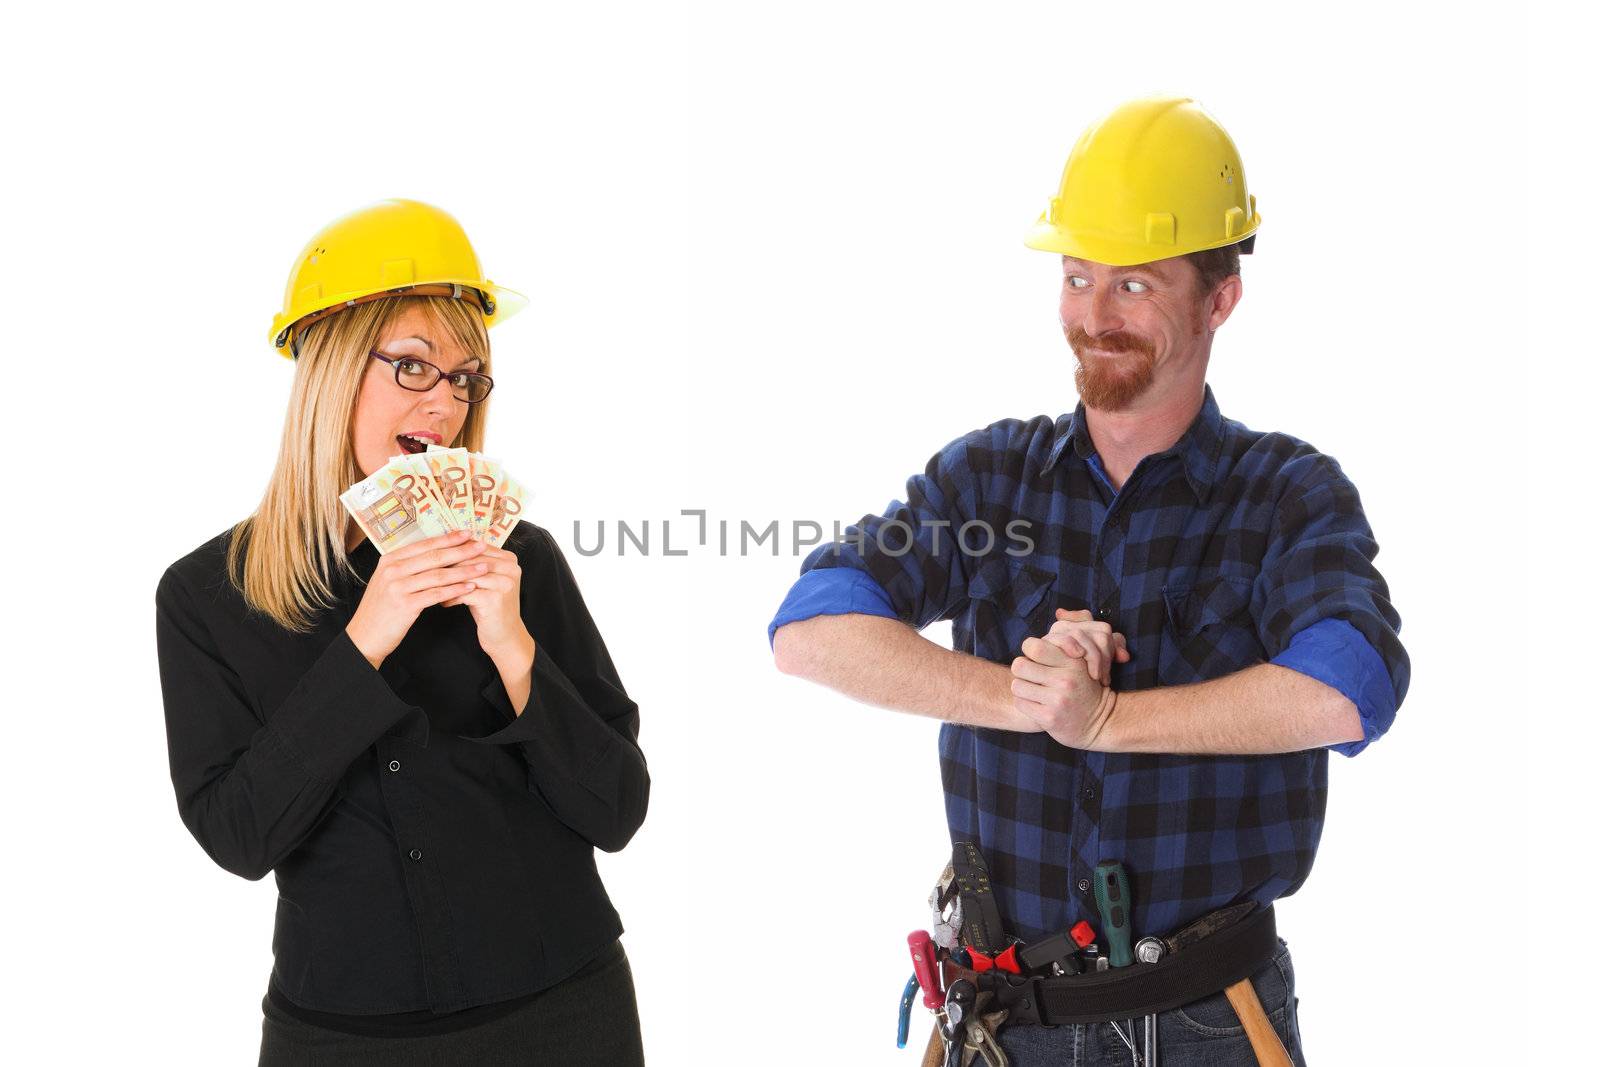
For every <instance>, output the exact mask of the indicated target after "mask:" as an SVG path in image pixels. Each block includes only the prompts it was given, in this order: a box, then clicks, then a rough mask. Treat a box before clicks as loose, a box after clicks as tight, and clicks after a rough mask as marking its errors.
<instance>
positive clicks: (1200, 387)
mask: <svg viewBox="0 0 1600 1067" xmlns="http://www.w3.org/2000/svg"><path fill="white" fill-rule="evenodd" d="M1259 225H1260V216H1259V214H1258V213H1257V212H1256V210H1255V197H1254V196H1251V195H1249V194H1248V193H1247V191H1246V188H1245V179H1244V168H1243V165H1242V163H1241V161H1240V159H1239V156H1238V152H1237V150H1236V149H1235V147H1234V144H1233V141H1232V140H1231V139H1230V138H1229V137H1228V135H1227V133H1226V132H1225V131H1224V130H1223V129H1222V127H1221V126H1220V125H1218V124H1217V123H1216V121H1215V120H1214V119H1213V118H1211V116H1210V115H1208V114H1207V113H1206V112H1205V111H1204V110H1202V109H1201V108H1200V107H1198V106H1197V105H1196V104H1195V103H1194V102H1193V101H1191V100H1188V99H1186V98H1172V97H1161V98H1147V99H1141V100H1136V101H1133V102H1130V103H1128V104H1125V105H1123V106H1122V107H1119V108H1117V109H1115V110H1114V111H1113V112H1111V114H1110V115H1108V116H1106V117H1105V118H1104V119H1103V120H1101V121H1100V122H1098V123H1096V124H1095V125H1093V126H1091V127H1090V128H1089V129H1088V130H1087V131H1086V132H1085V133H1084V134H1083V136H1082V137H1081V138H1080V139H1079V141H1078V143H1077V145H1076V147H1075V148H1074V149H1073V151H1072V154H1071V157H1070V158H1069V159H1068V161H1067V166H1066V169H1065V171H1064V173H1063V175H1062V180H1061V186H1060V193H1059V195H1058V196H1057V197H1056V198H1054V199H1053V200H1052V201H1051V203H1050V206H1049V208H1048V209H1047V210H1046V211H1045V213H1044V214H1043V215H1042V216H1041V218H1040V221H1039V223H1038V224H1037V225H1036V226H1035V228H1034V229H1033V231H1032V232H1031V233H1030V235H1029V237H1028V239H1027V243H1028V244H1029V245H1030V246H1031V247H1033V248H1038V249H1042V250H1047V251H1051V252H1056V253H1059V254H1060V255H1061V260H1062V288H1061V303H1060V314H1061V325H1062V329H1063V331H1064V333H1065V335H1066V339H1067V342H1068V343H1069V345H1070V346H1071V348H1072V351H1073V353H1074V355H1075V356H1076V357H1077V369H1076V374H1075V380H1076V384H1077V388H1078V394H1079V398H1080V403H1079V404H1078V406H1077V409H1076V410H1075V411H1074V412H1073V413H1072V414H1071V415H1068V416H1063V417H1061V418H1059V419H1055V420H1051V419H1049V418H1046V417H1043V416H1040V417H1036V418H1033V419H1030V420H1027V421H1022V420H1017V419H1007V420H1002V421H1000V422H997V423H994V424H993V425H990V426H987V427H985V428H983V429H981V430H976V431H974V432H972V433H969V434H966V435H964V436H962V437H960V438H957V439H956V440H955V441H952V442H951V443H950V444H949V445H947V446H946V447H945V448H944V449H942V450H941V451H940V452H939V453H938V454H936V455H935V456H934V457H933V458H932V460H930V462H929V463H928V466H927V469H926V471H925V472H924V473H922V474H919V475H916V476H914V477H912V478H911V479H910V481H909V482H908V483H907V492H906V500H905V502H904V503H902V502H900V501H895V502H893V504H892V505H891V506H890V508H889V510H888V511H887V512H885V513H884V514H882V515H869V516H866V517H864V518H863V519H862V520H861V522H860V523H859V524H858V525H857V526H853V527H851V529H850V531H849V536H847V537H846V538H845V539H844V540H843V541H842V542H838V543H835V544H830V545H824V546H821V547H819V548H818V549H817V550H816V551H814V552H813V553H812V554H811V555H810V556H809V557H808V558H807V559H806V561H805V563H804V565H803V566H802V570H801V577H800V579H799V581H798V582H796V584H795V586H794V587H793V589H792V590H791V591H790V593H789V596H788V597H787V599H786V600H785V601H784V603H783V605H782V606H781V607H780V609H779V611H778V614H777V616H776V617H775V618H774V619H773V621H772V624H771V626H770V628H769V634H770V636H771V640H772V647H773V652H774V656H775V658H776V661H777V665H778V667H779V669H780V670H782V671H784V672H785V673H789V674H795V675H799V676H801V677H805V678H809V679H811V680H813V681H817V682H821V683H822V684H824V685H828V686H830V687H832V688H835V689H838V690H840V691H842V692H844V693H847V694H849V695H850V696H853V697H855V698H857V699H859V700H863V701H866V702H870V703H874V704H878V705H881V706H885V707H889V708H894V709H898V710H902V711H909V712H914V713H918V714H923V715H930V716H933V717H936V718H939V719H942V720H945V725H944V726H943V727H942V728H941V731H940V737H939V753H940V763H941V769H942V776H943V783H944V790H945V807H946V816H947V820H948V822H949V826H950V832H951V836H952V839H953V840H954V841H966V842H972V843H975V844H976V845H977V846H978V848H979V850H980V851H981V854H982V856H983V858H984V859H986V860H987V863H988V867H989V874H990V881H991V884H992V886H993V891H994V901H995V903H996V904H997V905H998V911H999V914H1000V917H1001V920H1002V922H1003V925H1004V927H1005V933H1006V934H1007V935H1009V937H1011V938H1016V939H1020V940H1021V941H1023V942H1025V943H1033V942H1036V941H1039V940H1041V939H1044V938H1046V937H1048V936H1049V935H1052V934H1057V933H1059V932H1061V931H1064V930H1067V929H1068V928H1069V927H1072V926H1073V925H1074V924H1075V923H1077V922H1079V921H1080V920H1083V921H1087V922H1089V923H1090V925H1091V926H1093V927H1094V928H1095V929H1096V930H1098V931H1102V939H1104V930H1105V927H1104V925H1103V923H1102V912H1101V909H1100V908H1099V907H1097V904H1096V900H1095V895H1094V890H1095V886H1094V880H1095V877H1096V866H1097V864H1099V863H1101V862H1102V861H1118V862H1120V863H1121V864H1122V866H1123V869H1124V870H1125V872H1126V878H1127V882H1128V885H1129V887H1130V888H1131V893H1132V909H1131V928H1132V936H1133V937H1134V938H1139V937H1143V936H1146V935H1157V936H1164V937H1168V938H1169V939H1170V937H1171V935H1172V934H1174V933H1175V932H1177V931H1179V930H1180V929H1182V928H1184V927H1185V926H1187V925H1188V924H1189V923H1191V922H1192V921H1194V920H1195V919H1197V918H1200V917H1202V916H1208V915H1211V914H1212V913H1214V912H1217V911H1218V910H1219V909H1222V908H1224V907H1226V906H1229V905H1234V904H1240V903H1242V902H1254V906H1255V909H1254V910H1255V913H1256V914H1268V915H1270V908H1269V906H1270V904H1271V902H1272V901H1273V900H1275V899H1276V898H1278V897H1281V896H1287V895H1289V894H1290V893H1293V892H1294V891H1295V890H1296V889H1298V888H1299V887H1300V885H1301V884H1302V883H1303V882H1304V880H1305V878H1306V875H1307V874H1308V873H1309V871H1310V868H1311V863H1312V859H1313V857H1314V855H1315V853H1316V847H1317V842H1318V839H1319V837H1320V834H1321V830H1322V820H1323V812H1324V810H1325V804H1326V790H1327V767H1328V749H1330V748H1332V749H1335V750H1337V751H1339V752H1341V753H1343V754H1344V755H1346V756H1353V755H1355V754H1356V753H1357V752H1359V751H1361V749H1363V748H1364V747H1366V745H1368V744H1370V743H1371V742H1372V741H1373V740H1375V739H1376V738H1377V737H1378V736H1380V735H1381V734H1382V733H1383V732H1384V731H1385V730H1386V729H1387V728H1388V726H1389V724H1390V722H1391V721H1392V720H1393V717H1394V713H1395V710H1396V708H1397V707H1398V706H1399V704H1400V702H1401V700H1402V699H1403V698H1404V695H1405V690H1406V686H1407V683H1408V679H1409V672H1410V666H1409V661H1408V658H1407V655H1406V653H1405V650H1404V649H1403V648H1402V647H1401V645H1400V642H1399V639H1398V631H1399V626H1400V619H1399V616H1398V614H1397V613H1396V612H1395V610H1394V608H1393V607H1392V605H1391V604H1390V603H1389V598H1388V588H1387V585H1386V584H1385V582H1384V580H1383V578H1382V576H1381V575H1380V574H1379V573H1378V572H1377V570H1375V569H1374V567H1373V565H1372V560H1373V558H1374V556H1375V555H1376V553H1377V544H1376V542H1375V541H1374V539H1373V535H1372V531H1371V529H1370V528H1369V526H1368V524H1367V522H1366V519H1365V517H1364V516H1363V513H1362V509H1361V505H1360V500H1359V497H1358V495H1357V492H1356V489H1355V487H1354V486H1353V485H1352V484H1351V483H1350V481H1349V480H1348V479H1347V478H1346V477H1345V476H1344V474H1343V472H1342V471H1341V470H1340V468H1339V465H1338V463H1337V462H1335V461H1334V460H1333V458H1332V457H1329V456H1325V455H1322V454H1321V453H1319V452H1318V451H1317V450H1316V449H1314V448H1312V447H1311V446H1310V445H1309V444H1306V443H1305V442H1303V441H1300V440H1298V439H1296V438H1293V437H1290V436H1288V435H1285V434H1280V433H1263V432H1259V431H1256V430H1251V429H1248V428H1246V427H1244V426H1243V425H1241V424H1239V423H1237V422H1235V421H1233V420H1231V419H1226V418H1224V417H1223V416H1222V415H1221V413H1220V411H1219V409H1218V406H1217V402H1216V399H1215V397H1214V396H1213V395H1212V391H1211V389H1210V387H1209V386H1208V385H1207V384H1206V381H1205V372H1206V366H1207V362H1208V361H1209V359H1210V354H1211V346H1212V341H1213V338H1214V337H1215V335H1216V332H1217V331H1218V330H1219V329H1220V328H1221V326H1222V324H1223V323H1225V322H1226V321H1227V320H1228V318H1229V316H1230V315H1231V314H1232V313H1233V311H1234V308H1235V307H1236V306H1237V305H1238V302H1239V299H1240V295H1241V292H1242V287H1241V281H1240V278H1239V267H1238V264H1239V259H1238V256H1239V253H1240V252H1241V251H1245V252H1248V251H1252V250H1253V249H1252V246H1253V244H1254V238H1255V232H1256V230H1257V228H1258V227H1259ZM941 619H949V620H952V622H953V634H954V644H955V651H950V650H946V649H944V648H941V647H940V646H937V645H935V644H933V643H932V642H930V641H927V640H926V639H924V638H922V637H920V636H919V635H918V634H917V632H916V631H918V630H920V629H922V628H923V627H925V626H927V625H928V624H930V623H932V622H934V621H936V620H941ZM1217 936H1218V939H1219V940H1218V942H1216V943H1220V941H1221V935H1217ZM1271 940H1272V941H1275V942H1276V946H1275V947H1270V943H1269V949H1268V952H1270V954H1271V958H1270V960H1265V961H1262V960H1256V961H1254V963H1258V964H1260V965H1259V966H1255V967H1254V969H1253V973H1252V974H1251V977H1252V981H1253V992H1254V993H1255V994H1256V995H1257V997H1258V999H1259V1000H1260V1002H1261V1006H1262V1008H1263V1009H1264V1010H1265V1013H1266V1015H1267V1016H1268V1019H1269V1021H1270V1022H1271V1024H1272V1026H1273V1028H1274V1029H1275V1030H1276V1032H1277V1034H1278V1036H1279V1038H1280V1039H1281V1040H1282V1042H1283V1044H1284V1045H1285V1046H1286V1047H1287V1048H1288V1050H1289V1052H1290V1054H1291V1056H1292V1058H1293V1060H1294V1062H1297V1063H1299V1062H1302V1059H1301V1054H1300V1050H1299V1034H1298V1024H1297V1020H1296V1015H1295V997H1294V992H1293V977H1292V974H1293V972H1292V970H1291V969H1290V966H1289V958H1288V951H1287V944H1286V943H1285V942H1283V941H1282V940H1281V939H1277V938H1276V936H1275V934H1272V935H1271ZM1186 958H1189V957H1186V956H1185V955H1184V953H1175V954H1173V955H1172V956H1171V957H1170V959H1169V960H1168V961H1167V962H1168V963H1169V964H1171V965H1172V966H1171V967H1170V968H1169V973H1171V972H1172V971H1174V970H1175V969H1176V965H1177V964H1178V962H1179V961H1181V960H1185V959H1186ZM1129 973H1132V972H1129ZM1146 973H1148V972H1146ZM1214 977H1215V976H1213V978H1214ZM1069 980H1070V979H1060V980H1059V981H1069ZM1226 981H1227V983H1231V982H1232V981H1233V979H1231V978H1230V979H1227V980H1226ZM1078 988H1082V986H1079V987H1078ZM1230 992H1231V991H1230ZM1205 993H1206V995H1205V996H1203V997H1200V998H1198V999H1196V1000H1194V1001H1192V1002H1189V1003H1184V1004H1183V1005H1182V1006H1181V1007H1180V1008H1176V1009H1174V1010H1159V1009H1158V1010H1155V1011H1152V1012H1150V1013H1148V1014H1151V1015H1153V1016H1154V1017H1153V1018H1152V1019H1151V1020H1150V1023H1149V1025H1150V1028H1151V1030H1153V1031H1154V1033H1150V1034H1149V1036H1148V1037H1147V1039H1146V1040H1147V1045H1148V1044H1150V1043H1151V1041H1150V1038H1156V1039H1157V1040H1156V1041H1155V1042H1154V1043H1156V1044H1158V1045H1159V1048H1160V1054H1161V1055H1160V1058H1161V1062H1162V1063H1163V1064H1166V1065H1168V1067H1172V1065H1176V1064H1181V1063H1185V1062H1194V1063H1199V1062H1206V1063H1213V1062H1216V1063H1220V1062H1250V1060H1249V1057H1250V1054H1251V1049H1252V1046H1251V1045H1250V1044H1249V1042H1248V1041H1247V1039H1246V1037H1245V1036H1244V1035H1243V1032H1242V1030H1241V1027H1240V1021H1239V1017H1238V1015H1237V1014H1236V1012H1235V1010H1234V1009H1233V1008H1232V1007H1231V1006H1230V1002H1229V999H1228V998H1227V997H1224V995H1223V993H1222V991H1221V985H1217V984H1214V985H1211V986H1210V987H1208V988H1207V989H1206V990H1205ZM1169 1006H1170V1005H1169ZM1240 1011H1241V1012H1242V1011H1243V1009H1240ZM1023 1014H1026V1013H1025V1012H1020V1011H1013V1012H1012V1015H1013V1016H1021V1015H1023ZM1131 1014H1132V1013H1128V1015H1131ZM1139 1014H1147V1013H1145V1012H1142V1011H1141V1012H1140V1013H1139ZM1128 1015H1125V1016H1124V1017H1128ZM1129 1029H1130V1028H1129V1027H1127V1026H1125V1025H1124V1026H1115V1024H1113V1023H1112V1022H1107V1021H1100V1022H1091V1023H1085V1024H1082V1025H1079V1024H1076V1023H1074V1024H1072V1025H1060V1026H1030V1025H1023V1024H1021V1023H1018V1024H1016V1025H1013V1024H1011V1023H1010V1022H1007V1023H1006V1024H1004V1025H1003V1026H1002V1027H1001V1028H1000V1030H999V1035H998V1036H999V1041H1000V1043H1001V1045H1002V1046H1003V1047H1004V1048H1005V1049H1006V1050H1007V1051H1008V1052H1011V1053H1012V1058H1011V1062H1012V1063H1014V1064H1028V1063H1035V1062H1055V1058H1054V1057H1056V1056H1058V1055H1060V1053H1061V1052H1062V1051H1063V1050H1074V1049H1075V1050H1076V1055H1077V1056H1078V1058H1077V1059H1076V1060H1074V1061H1073V1062H1077V1063H1095V1062H1101V1061H1102V1059H1103V1060H1104V1061H1105V1062H1112V1061H1113V1059H1114V1060H1115V1062H1119V1063H1122V1062H1126V1061H1127V1055H1128V1051H1129V1046H1130V1045H1132V1044H1133V1041H1132V1040H1131V1038H1132V1037H1133V1035H1132V1034H1131V1033H1129ZM1147 1033H1148V1031H1147ZM1148 1052H1149V1049H1147V1050H1146V1054H1148ZM1029 1053H1033V1054H1034V1055H1035V1056H1036V1057H1038V1058H1030V1057H1029ZM1097 1057H1099V1058H1097ZM1232 1057H1238V1058H1232Z"/></svg>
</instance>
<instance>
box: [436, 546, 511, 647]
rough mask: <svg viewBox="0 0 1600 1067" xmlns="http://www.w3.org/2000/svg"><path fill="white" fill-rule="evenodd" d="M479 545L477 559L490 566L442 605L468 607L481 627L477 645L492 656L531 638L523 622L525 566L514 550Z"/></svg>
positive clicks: (473, 619) (473, 618)
mask: <svg viewBox="0 0 1600 1067" xmlns="http://www.w3.org/2000/svg"><path fill="white" fill-rule="evenodd" d="M478 544H479V546H480V547H481V548H482V549H483V553H482V555H481V556H480V557H479V559H478V562H479V563H482V564H486V565H487V568H488V569H487V570H486V571H484V572H483V573H482V574H480V575H478V576H477V577H475V578H474V579H473V583H474V586H475V588H473V589H472V590H471V591H470V592H467V593H463V594H460V595H457V596H453V597H451V598H450V599H449V600H446V601H444V602H443V605H444V606H445V607H447V608H449V607H454V606H455V605H457V604H465V605H466V606H467V609H468V610H469V611H471V612H472V621H473V622H474V623H476V624H477V626H478V645H479V646H480V647H481V648H482V649H483V650H484V651H485V652H487V653H488V654H489V656H490V657H491V658H493V657H495V656H498V655H499V654H500V653H501V652H502V651H509V650H511V649H514V648H517V647H520V646H522V645H523V644H524V643H527V642H529V641H530V640H531V638H530V635H529V634H528V627H527V625H526V624H525V623H524V622H523V621H522V565H521V564H520V563H518V562H517V555H516V553H515V552H510V551H508V550H506V549H504V548H494V547H491V546H490V545H487V544H483V543H481V542H478Z"/></svg>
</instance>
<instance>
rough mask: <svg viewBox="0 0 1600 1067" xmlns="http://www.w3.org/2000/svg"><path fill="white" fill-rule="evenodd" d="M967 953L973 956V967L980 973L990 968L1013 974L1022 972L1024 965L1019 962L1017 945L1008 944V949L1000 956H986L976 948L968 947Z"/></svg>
mask: <svg viewBox="0 0 1600 1067" xmlns="http://www.w3.org/2000/svg"><path fill="white" fill-rule="evenodd" d="M967 954H968V955H969V956H971V957H972V969H973V970H975V971H977V972H978V973H980V974H981V973H983V972H984V971H988V970H996V971H1009V972H1011V973H1012V974H1021V973H1022V965H1021V964H1019V963H1018V962H1017V946H1016V945H1015V944H1011V945H1007V946H1006V950H1005V951H1004V952H1002V953H1000V954H999V955H998V956H985V955H984V954H983V953H981V952H979V951H978V950H977V949H975V948H969V949H967Z"/></svg>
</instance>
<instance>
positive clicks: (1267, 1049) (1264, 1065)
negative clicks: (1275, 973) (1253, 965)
mask: <svg viewBox="0 0 1600 1067" xmlns="http://www.w3.org/2000/svg"><path fill="white" fill-rule="evenodd" d="M1226 992H1227V994H1228V1003H1229V1004H1232V1005H1233V1011H1234V1014H1235V1015H1237V1016H1239V1022H1240V1023H1241V1024H1242V1025H1243V1026H1244V1034H1245V1036H1246V1037H1248V1038H1249V1039H1250V1048H1251V1050H1252V1051H1253V1052H1254V1053H1255V1054H1256V1062H1257V1063H1258V1064H1260V1065H1261V1067H1294V1061H1293V1060H1291V1059H1289V1050H1288V1049H1286V1048H1284V1047H1283V1039H1282V1038H1280V1037H1279V1036H1278V1032H1277V1031H1276V1030H1274V1029H1273V1028H1272V1024H1271V1023H1270V1022H1268V1021H1267V1013H1266V1012H1265V1011H1263V1010H1262V1009H1261V998H1260V997H1258V996H1256V987H1255V986H1253V985H1251V984H1250V979H1248V978H1244V979H1241V980H1240V981H1237V982H1235V983H1234V984H1233V985H1231V986H1229V987H1228V988H1227V990H1226Z"/></svg>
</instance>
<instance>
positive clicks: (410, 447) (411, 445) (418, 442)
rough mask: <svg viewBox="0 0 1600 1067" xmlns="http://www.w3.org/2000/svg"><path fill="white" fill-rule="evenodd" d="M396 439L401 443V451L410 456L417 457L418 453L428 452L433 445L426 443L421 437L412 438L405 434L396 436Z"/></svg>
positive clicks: (429, 442)
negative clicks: (429, 446)
mask: <svg viewBox="0 0 1600 1067" xmlns="http://www.w3.org/2000/svg"><path fill="white" fill-rule="evenodd" d="M394 439H395V440H396V441H398V442H400V450H401V451H402V452H404V453H405V454H406V455H408V456H415V455H417V454H418V453H421V452H426V451H427V450H428V445H430V444H432V442H431V441H425V440H423V439H422V438H420V437H411V436H408V435H406V434H403V433H401V434H395V437H394Z"/></svg>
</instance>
